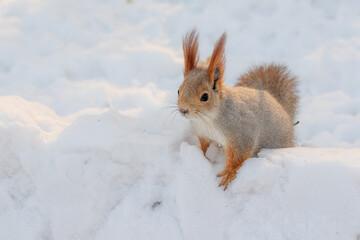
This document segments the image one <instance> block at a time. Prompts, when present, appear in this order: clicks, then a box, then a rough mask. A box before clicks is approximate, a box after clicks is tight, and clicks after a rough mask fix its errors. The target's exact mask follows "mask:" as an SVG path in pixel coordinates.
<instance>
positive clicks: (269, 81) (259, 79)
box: [235, 64, 299, 121]
mask: <svg viewBox="0 0 360 240" xmlns="http://www.w3.org/2000/svg"><path fill="white" fill-rule="evenodd" d="M296 85H297V83H296V78H295V77H294V76H292V75H291V73H290V72H289V71H288V70H287V68H286V66H283V65H275V64H270V65H261V66H256V67H253V68H252V69H250V70H249V71H248V72H247V73H245V74H244V75H242V76H241V77H240V79H239V83H237V84H236V85H235V86H243V87H250V88H254V89H258V90H266V91H267V92H269V93H270V94H271V95H272V96H273V97H274V98H275V99H276V100H277V101H278V102H279V103H280V104H281V105H282V107H283V108H284V110H285V111H286V112H287V114H288V115H289V117H290V118H291V120H293V121H294V118H295V114H296V110H297V104H298V100H299V97H298V96H297V91H296Z"/></svg>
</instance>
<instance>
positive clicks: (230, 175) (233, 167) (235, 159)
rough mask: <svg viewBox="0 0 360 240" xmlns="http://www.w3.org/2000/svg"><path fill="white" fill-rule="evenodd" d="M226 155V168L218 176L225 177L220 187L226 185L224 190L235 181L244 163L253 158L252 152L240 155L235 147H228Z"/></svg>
mask: <svg viewBox="0 0 360 240" xmlns="http://www.w3.org/2000/svg"><path fill="white" fill-rule="evenodd" d="M225 154H226V168H225V170H224V171H222V172H221V173H219V174H218V175H217V176H218V177H223V178H222V180H221V182H220V185H219V186H222V185H225V188H224V190H225V189H227V187H228V186H229V184H230V183H231V181H232V180H234V179H235V177H236V172H237V170H238V169H239V168H240V167H241V165H242V164H243V162H244V161H245V160H246V159H248V158H249V157H251V154H252V151H248V152H245V153H239V152H238V150H237V149H236V147H235V146H228V147H226V148H225Z"/></svg>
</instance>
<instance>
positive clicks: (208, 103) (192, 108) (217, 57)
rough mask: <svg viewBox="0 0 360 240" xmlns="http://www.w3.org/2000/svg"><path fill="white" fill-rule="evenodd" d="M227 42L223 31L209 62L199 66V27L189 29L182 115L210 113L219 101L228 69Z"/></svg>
mask: <svg viewBox="0 0 360 240" xmlns="http://www.w3.org/2000/svg"><path fill="white" fill-rule="evenodd" d="M225 42H226V34H225V33H223V34H222V35H221V37H220V38H219V40H218V41H217V42H216V43H215V47H214V50H213V53H212V55H211V58H210V61H209V65H208V66H207V67H199V66H198V63H199V52H198V48H199V44H198V34H197V33H196V30H195V29H194V30H192V31H191V32H189V33H187V34H186V36H185V38H184V39H183V51H184V61H185V68H184V81H183V83H182V84H181V86H180V88H179V90H178V95H179V97H178V108H179V111H180V113H181V114H182V115H183V116H186V117H191V118H197V117H198V118H201V117H204V116H209V113H211V112H213V111H214V110H216V106H218V105H219V101H220V99H221V88H222V84H223V74H224V69H225Z"/></svg>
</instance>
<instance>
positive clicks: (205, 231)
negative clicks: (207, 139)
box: [0, 0, 360, 239]
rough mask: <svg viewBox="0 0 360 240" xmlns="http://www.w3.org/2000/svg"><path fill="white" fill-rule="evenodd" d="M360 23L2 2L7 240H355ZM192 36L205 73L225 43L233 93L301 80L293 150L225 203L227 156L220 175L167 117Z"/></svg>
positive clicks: (258, 162)
mask: <svg viewBox="0 0 360 240" xmlns="http://www.w3.org/2000/svg"><path fill="white" fill-rule="evenodd" d="M359 9H360V1H355V0H354V1H351V0H348V1H325V0H312V1H311V0H309V1H285V0H275V1H257V0H255V1H254V0H243V1H235V0H234V1H223V2H221V3H220V2H219V1H203V0H202V1H182V2H178V1H167V2H166V1H160V0H159V1H139V0H129V1H125V0H123V1H121V0H92V1H83V0H80V1H70V0H1V1H0V153H1V154H0V239H239V238H244V239H356V238H357V237H358V238H359V237H360V235H358V234H360V150H359V147H360V11H359ZM193 27H197V29H198V30H199V32H200V56H201V58H202V59H203V60H205V59H206V58H207V57H208V56H209V55H210V54H211V51H212V47H213V44H214V43H215V41H216V40H217V38H218V37H219V36H220V34H221V33H222V32H223V31H226V32H227V33H228V42H227V45H226V55H227V67H226V73H225V75H226V76H225V79H226V83H227V84H228V85H233V84H234V83H235V82H236V79H237V77H238V76H240V74H241V73H243V72H245V71H246V70H247V68H249V67H251V66H252V65H253V64H261V63H269V62H277V63H283V64H286V65H288V66H289V69H290V70H291V71H292V72H293V74H294V75H296V76H298V79H299V90H300V95H301V98H302V100H301V104H300V111H299V114H298V118H297V119H298V120H299V121H300V124H299V125H297V126H296V130H297V136H298V137H297V144H298V148H295V149H283V150H265V151H263V152H262V153H261V156H260V157H259V158H257V159H251V160H250V161H247V162H246V164H245V166H244V167H243V168H242V169H241V170H240V171H239V173H238V178H237V179H236V180H235V181H234V182H233V183H232V185H231V186H230V189H229V190H227V191H226V192H223V191H222V190H221V189H218V188H217V184H218V180H219V179H216V177H215V176H216V174H217V173H218V172H220V171H221V170H222V168H223V167H224V156H223V154H224V153H223V151H222V149H219V148H217V147H215V146H211V148H210V149H209V151H208V156H209V158H210V160H211V161H210V162H209V161H208V160H207V159H205V158H204V157H203V156H202V154H201V151H200V150H199V149H198V148H197V147H196V140H195V139H194V137H193V136H191V134H190V131H189V129H188V125H187V122H186V121H184V120H183V119H180V118H173V116H172V115H171V112H170V111H168V108H167V107H166V106H167V105H169V104H171V103H170V102H171V101H174V99H175V100H176V95H177V94H176V92H177V89H178V87H179V85H180V84H181V82H182V71H183V59H182V36H183V35H184V34H185V33H186V32H187V31H188V30H190V29H192V28H193ZM171 99H172V100H171ZM317 147H327V148H329V147H331V148H332V147H336V149H323V148H317ZM340 148H343V149H340ZM349 148H353V149H349Z"/></svg>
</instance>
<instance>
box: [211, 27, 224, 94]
mask: <svg viewBox="0 0 360 240" xmlns="http://www.w3.org/2000/svg"><path fill="white" fill-rule="evenodd" d="M225 42H226V33H223V34H222V35H221V37H220V38H219V40H218V41H217V42H216V43H215V47H214V50H213V53H212V55H211V59H210V63H209V67H208V69H207V74H208V76H209V78H210V81H211V83H212V84H213V83H214V82H213V81H214V70H215V68H216V67H219V69H220V73H221V75H220V80H219V87H221V85H222V83H223V75H224V71H225V61H226V58H225Z"/></svg>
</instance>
